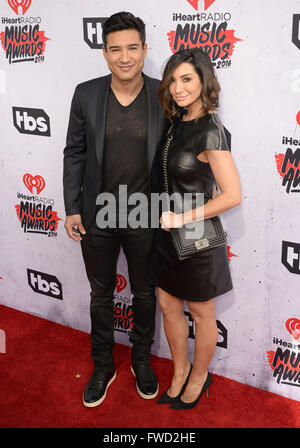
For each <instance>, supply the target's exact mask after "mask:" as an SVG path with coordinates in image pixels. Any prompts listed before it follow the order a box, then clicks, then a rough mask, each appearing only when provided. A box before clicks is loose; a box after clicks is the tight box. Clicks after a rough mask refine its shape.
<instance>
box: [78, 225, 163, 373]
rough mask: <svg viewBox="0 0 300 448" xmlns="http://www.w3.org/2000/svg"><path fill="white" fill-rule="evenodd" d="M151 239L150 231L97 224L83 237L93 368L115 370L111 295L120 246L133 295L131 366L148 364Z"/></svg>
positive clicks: (152, 317) (151, 326) (151, 332)
mask: <svg viewBox="0 0 300 448" xmlns="http://www.w3.org/2000/svg"><path fill="white" fill-rule="evenodd" d="M153 235H154V229H151V228H147V229H142V228H138V229H131V228H126V229H99V228H98V227H97V225H96V224H94V225H93V226H92V227H91V228H90V229H89V230H88V231H87V233H86V235H82V236H83V240H82V242H81V246H82V254H83V258H84V262H85V267H86V272H87V276H88V279H89V282H90V285H91V305H90V314H91V346H92V350H91V355H92V358H93V359H94V364H95V367H103V368H104V367H105V368H111V367H114V359H113V347H114V303H113V293H114V289H115V286H116V266H117V260H118V256H119V253H120V248H121V246H122V248H123V252H124V254H125V257H126V260H127V265H128V274H129V282H130V286H131V292H132V294H133V299H132V310H133V321H134V326H133V329H132V332H131V335H130V342H131V343H132V344H133V345H132V351H131V358H132V363H138V362H145V361H146V362H147V361H149V358H150V351H151V344H152V342H153V336H154V326H155V309H156V297H155V293H154V287H153V286H152V285H151V284H150V283H149V282H148V263H149V261H150V260H149V257H150V250H151V246H152V242H153Z"/></svg>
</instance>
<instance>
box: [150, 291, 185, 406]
mask: <svg viewBox="0 0 300 448" xmlns="http://www.w3.org/2000/svg"><path fill="white" fill-rule="evenodd" d="M157 293H158V300H159V305H160V308H161V311H162V314H163V322H164V329H165V333H166V338H167V341H168V344H169V347H170V351H171V355H172V359H173V363H174V372H173V378H172V382H171V386H170V387H169V389H168V395H169V396H170V397H175V396H176V395H178V394H179V392H180V390H181V388H182V385H183V384H184V382H185V380H186V378H187V376H188V373H189V370H190V362H189V358H188V334H189V328H188V323H187V319H186V317H185V315H184V313H183V300H181V299H178V298H177V297H175V296H172V295H171V294H169V293H167V292H166V291H164V290H163V289H161V288H157Z"/></svg>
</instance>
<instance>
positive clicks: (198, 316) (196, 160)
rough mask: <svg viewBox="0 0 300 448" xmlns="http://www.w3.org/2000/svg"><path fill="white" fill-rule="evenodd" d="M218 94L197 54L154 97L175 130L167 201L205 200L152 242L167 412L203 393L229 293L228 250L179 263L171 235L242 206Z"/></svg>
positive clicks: (176, 63)
mask: <svg viewBox="0 0 300 448" xmlns="http://www.w3.org/2000/svg"><path fill="white" fill-rule="evenodd" d="M219 90H220V87H219V84H218V81H217V80H216V77H215V74H214V70H213V66H212V63H211V60H210V58H209V57H208V56H207V55H206V54H205V53H203V52H202V51H201V50H199V49H192V50H185V51H180V52H178V53H176V54H174V55H173V56H171V58H170V59H169V61H168V63H167V65H166V67H165V70H164V74H163V79H162V82H161V85H160V90H159V96H160V100H161V103H162V106H163V110H164V113H165V116H166V117H167V118H168V119H169V120H170V121H171V122H173V123H174V129H173V140H172V143H171V145H170V147H169V150H168V159H167V176H168V187H169V194H172V193H174V192H178V193H181V194H183V193H186V192H189V193H191V192H194V193H204V205H203V206H201V207H198V208H192V209H191V210H189V211H186V212H184V213H174V212H172V211H168V212H164V213H162V216H161V219H160V224H161V229H159V230H158V232H157V235H156V242H155V258H154V259H155V263H154V265H155V273H154V284H155V285H156V287H157V292H158V298H159V304H160V307H161V310H162V313H163V321H164V328H165V332H166V337H167V340H168V344H169V347H170V351H171V354H172V359H173V363H174V372H173V378H172V381H171V385H170V387H169V389H168V390H166V391H165V392H164V394H163V395H162V396H161V397H160V398H159V400H158V403H160V404H170V405H171V406H170V407H171V408H172V409H189V408H192V407H194V406H195V405H196V404H197V403H198V401H199V398H200V396H201V394H202V393H203V392H204V391H205V390H206V389H208V387H209V385H210V383H211V380H212V378H211V375H210V373H208V366H209V363H210V361H211V359H212V357H213V354H214V351H215V347H216V343H217V338H218V331H217V325H216V316H215V304H214V298H215V297H217V296H219V295H221V294H224V293H226V292H228V291H230V290H231V289H232V282H231V276H230V271H229V266H228V259H227V249H226V246H223V247H217V248H215V249H209V250H206V251H204V252H201V253H198V254H196V255H193V256H191V257H190V258H188V259H185V260H179V259H178V257H177V254H176V252H175V249H174V246H173V243H172V239H171V235H170V232H169V231H168V230H169V229H170V228H172V227H181V226H182V225H184V224H188V223H191V222H193V221H198V220H200V219H203V218H204V219H205V218H211V217H213V216H217V215H220V214H221V213H223V212H225V211H226V210H229V209H231V208H232V207H235V206H236V205H238V204H240V202H241V190H240V182H239V176H238V173H237V170H236V168H235V165H234V162H233V159H232V157H231V153H230V150H229V147H228V142H227V139H226V134H225V131H224V128H223V126H222V123H221V122H220V119H219V118H218V115H217V114H216V113H215V112H214V110H216V108H217V106H218V94H219ZM183 108H184V109H183ZM182 110H185V111H186V113H185V114H184V115H182V114H181V111H182ZM215 183H217V185H218V187H219V189H220V193H219V194H218V195H217V196H216V195H214V196H213V190H214V185H215ZM184 300H186V301H187V304H188V308H189V311H190V313H191V315H192V318H193V320H194V323H195V346H194V361H193V365H192V364H190V362H189V358H188V334H189V328H188V323H187V320H186V317H185V315H184V313H183V304H184Z"/></svg>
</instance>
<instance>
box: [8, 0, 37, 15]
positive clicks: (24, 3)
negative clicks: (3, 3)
mask: <svg viewBox="0 0 300 448" xmlns="http://www.w3.org/2000/svg"><path fill="white" fill-rule="evenodd" d="M8 4H9V6H10V7H11V8H12V9H13V10H14V11H15V13H16V14H17V15H19V7H21V8H22V14H23V15H24V14H25V12H26V11H27V9H28V8H29V6H30V5H31V0H8Z"/></svg>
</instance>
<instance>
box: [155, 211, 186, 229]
mask: <svg viewBox="0 0 300 448" xmlns="http://www.w3.org/2000/svg"><path fill="white" fill-rule="evenodd" d="M159 222H160V225H161V228H162V229H164V230H169V229H174V228H176V227H182V226H183V216H182V214H177V213H173V212H170V211H169V212H163V213H162V215H161V217H160V220H159Z"/></svg>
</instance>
